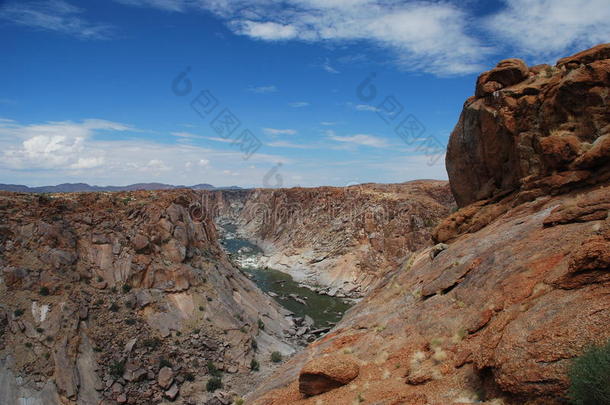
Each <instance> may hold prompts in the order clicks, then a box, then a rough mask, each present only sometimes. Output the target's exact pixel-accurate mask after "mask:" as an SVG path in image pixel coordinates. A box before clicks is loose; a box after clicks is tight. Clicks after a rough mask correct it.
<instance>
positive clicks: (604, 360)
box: [568, 342, 610, 405]
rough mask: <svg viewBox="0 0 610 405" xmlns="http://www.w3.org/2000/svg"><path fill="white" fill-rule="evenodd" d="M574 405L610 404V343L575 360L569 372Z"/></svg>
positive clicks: (593, 348)
mask: <svg viewBox="0 0 610 405" xmlns="http://www.w3.org/2000/svg"><path fill="white" fill-rule="evenodd" d="M568 375H569V377H570V388H569V389H568V396H569V398H570V403H571V404H573V405H608V404H610V342H608V343H606V345H605V346H601V347H592V348H590V349H589V350H587V351H586V352H585V353H584V354H583V355H582V356H580V357H577V358H576V359H574V361H573V362H572V364H571V366H570V370H569V372H568Z"/></svg>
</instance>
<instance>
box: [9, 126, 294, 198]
mask: <svg viewBox="0 0 610 405" xmlns="http://www.w3.org/2000/svg"><path fill="white" fill-rule="evenodd" d="M102 131H113V133H112V135H113V136H112V137H111V138H110V139H107V138H106V137H104V138H100V137H97V136H96V135H97V134H99V133H101V132H102ZM141 132H145V131H141V130H137V129H134V128H132V127H131V126H129V125H126V124H121V123H117V122H112V121H105V120H99V119H95V120H84V121H79V122H73V121H64V122H47V123H42V124H30V125H26V124H21V123H18V122H15V121H12V120H10V119H8V118H1V119H0V178H4V179H6V180H5V181H4V182H7V181H8V182H11V183H19V184H28V185H48V184H58V183H62V182H87V183H89V184H98V185H108V184H111V185H125V184H133V183H142V182H150V181H155V182H163V183H169V184H195V183H210V184H215V185H220V186H223V185H233V184H236V185H239V186H244V187H251V186H253V185H258V186H260V185H262V179H263V177H264V175H265V173H266V172H267V170H268V169H266V168H265V167H266V166H268V165H270V164H277V162H282V163H283V164H290V163H292V160H291V159H287V158H285V157H283V156H280V155H273V154H265V153H261V152H258V153H255V154H253V155H252V156H251V157H250V159H248V160H244V159H243V153H242V152H241V151H240V149H239V148H228V150H227V149H224V150H219V149H211V148H206V147H201V146H196V145H190V144H182V143H179V142H173V143H167V142H163V143H161V142H156V141H154V140H151V138H150V137H144V136H142V135H137V134H140V133H141ZM178 138H179V139H183V138H182V137H178ZM250 166H255V167H256V169H248V167H250ZM224 170H228V171H229V172H230V173H239V174H240V176H239V177H237V176H236V175H234V174H231V175H230V176H227V175H225V174H224V173H223V171H224Z"/></svg>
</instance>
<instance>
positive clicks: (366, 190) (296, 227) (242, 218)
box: [206, 180, 454, 297]
mask: <svg viewBox="0 0 610 405" xmlns="http://www.w3.org/2000/svg"><path fill="white" fill-rule="evenodd" d="M206 195H207V196H208V201H207V203H206V206H208V207H212V208H211V210H212V211H215V213H216V214H215V216H216V217H217V218H220V219H221V220H225V221H230V222H233V223H235V224H237V225H238V227H239V229H240V232H241V234H242V236H244V237H246V238H247V239H250V240H252V241H254V242H255V243H256V244H257V245H259V246H261V247H262V248H263V249H264V250H265V253H266V255H265V257H263V258H262V260H261V261H260V263H259V265H260V266H263V267H264V266H268V267H271V268H275V269H278V270H281V271H284V272H287V273H290V274H291V275H292V276H293V278H294V279H295V280H297V281H299V282H304V283H306V284H309V285H317V286H324V287H325V288H324V291H325V292H327V293H329V294H332V295H335V294H340V295H344V296H356V297H359V296H362V295H364V294H365V293H366V291H368V290H369V289H370V288H371V287H372V286H373V285H375V283H376V282H377V281H378V280H379V279H381V278H382V277H383V275H384V274H385V273H386V272H387V271H388V270H389V269H392V268H395V267H396V266H397V265H398V264H399V263H400V262H401V261H403V260H404V259H405V258H406V257H408V256H409V255H411V253H413V252H414V251H416V250H418V249H420V248H422V247H424V246H428V245H430V244H431V243H432V238H431V232H432V230H433V229H434V226H435V225H436V224H437V223H438V222H439V220H440V219H441V218H444V217H445V216H447V215H448V214H449V212H450V210H451V208H452V207H453V206H454V202H453V198H452V197H451V193H450V190H449V186H448V184H447V182H444V181H434V180H430V181H413V182H408V183H403V184H388V185H382V184H363V185H359V186H351V187H346V188H339V187H319V188H313V189H308V188H292V189H277V190H270V189H268V190H251V191H247V190H243V191H216V192H209V193H206Z"/></svg>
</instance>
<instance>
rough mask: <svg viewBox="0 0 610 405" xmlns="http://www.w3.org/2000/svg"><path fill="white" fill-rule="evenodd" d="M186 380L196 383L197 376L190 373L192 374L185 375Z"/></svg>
mask: <svg viewBox="0 0 610 405" xmlns="http://www.w3.org/2000/svg"><path fill="white" fill-rule="evenodd" d="M184 380H185V381H189V382H193V381H195V374H193V373H190V372H186V373H184Z"/></svg>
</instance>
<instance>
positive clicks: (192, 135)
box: [171, 132, 205, 139]
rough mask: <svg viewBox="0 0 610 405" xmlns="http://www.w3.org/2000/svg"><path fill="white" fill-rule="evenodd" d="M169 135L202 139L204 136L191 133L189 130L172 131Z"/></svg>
mask: <svg viewBox="0 0 610 405" xmlns="http://www.w3.org/2000/svg"><path fill="white" fill-rule="evenodd" d="M171 135H172V136H175V137H176V138H185V139H203V138H205V137H203V136H201V135H195V134H191V133H190V132H172V133H171Z"/></svg>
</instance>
